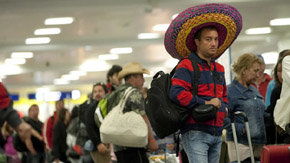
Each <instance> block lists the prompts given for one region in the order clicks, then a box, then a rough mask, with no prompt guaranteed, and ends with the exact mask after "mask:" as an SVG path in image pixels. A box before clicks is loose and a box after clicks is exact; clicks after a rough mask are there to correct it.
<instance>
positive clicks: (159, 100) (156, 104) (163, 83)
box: [145, 58, 200, 139]
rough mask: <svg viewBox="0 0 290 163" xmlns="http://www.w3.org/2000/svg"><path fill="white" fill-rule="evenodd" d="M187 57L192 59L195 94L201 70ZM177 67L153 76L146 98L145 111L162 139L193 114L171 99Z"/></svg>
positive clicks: (177, 128)
mask: <svg viewBox="0 0 290 163" xmlns="http://www.w3.org/2000/svg"><path fill="white" fill-rule="evenodd" d="M187 59H189V60H190V61H191V63H192V66H193V69H194V82H193V83H192V86H193V95H196V94H197V88H198V79H199V76H200V71H199V68H198V66H197V63H196V62H195V61H194V60H193V59H190V58H187ZM181 61H182V60H180V61H179V62H178V64H179V63H180V62H181ZM178 64H177V65H178ZM175 69H176V66H175V68H174V69H173V70H172V71H171V72H170V74H168V73H164V72H163V71H159V72H157V73H156V74H155V75H154V76H153V80H152V82H151V88H150V89H149V90H148V92H147V98H146V100H145V111H146V114H147V116H148V119H149V121H150V124H151V126H152V128H153V130H154V132H155V133H156V135H157V136H158V137H159V138H161V139H162V138H164V137H166V136H168V135H170V134H173V133H175V132H176V131H178V130H179V129H180V127H181V125H182V124H183V123H184V122H185V121H186V120H187V119H188V118H189V116H190V115H191V110H189V109H188V108H185V107H182V106H180V105H178V104H176V103H174V102H172V101H171V100H170V99H169V91H170V87H171V78H172V76H173V75H174V72H175Z"/></svg>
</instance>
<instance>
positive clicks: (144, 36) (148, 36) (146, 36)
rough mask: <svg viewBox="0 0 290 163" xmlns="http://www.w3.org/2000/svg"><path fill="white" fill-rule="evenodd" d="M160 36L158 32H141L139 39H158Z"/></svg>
mask: <svg viewBox="0 0 290 163" xmlns="http://www.w3.org/2000/svg"><path fill="white" fill-rule="evenodd" d="M157 38H160V34H158V33H139V34H138V39H157Z"/></svg>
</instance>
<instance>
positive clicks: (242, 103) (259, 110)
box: [225, 53, 266, 162]
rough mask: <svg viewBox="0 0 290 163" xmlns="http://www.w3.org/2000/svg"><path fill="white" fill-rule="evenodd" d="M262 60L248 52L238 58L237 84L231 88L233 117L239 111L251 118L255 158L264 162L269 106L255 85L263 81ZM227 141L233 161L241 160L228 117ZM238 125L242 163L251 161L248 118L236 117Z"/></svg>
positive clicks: (230, 157) (229, 94) (231, 160)
mask: <svg viewBox="0 0 290 163" xmlns="http://www.w3.org/2000/svg"><path fill="white" fill-rule="evenodd" d="M261 64H262V61H261V60H260V59H259V58H258V57H257V56H256V55H255V54H251V53H246V54H243V55H241V56H239V58H238V59H237V61H236V62H235V63H234V64H233V66H232V70H233V72H234V73H235V78H234V80H233V82H232V83H231V84H230V85H229V86H228V100H229V105H228V107H229V117H231V116H233V114H234V113H235V112H236V111H241V112H244V113H245V114H246V116H247V117H248V120H249V121H248V122H249V126H250V133H251V134H250V135H251V140H252V144H253V152H254V156H255V158H257V159H260V156H261V152H262V148H263V146H264V144H265V143H266V131H265V125H264V110H265V103H264V98H263V96H262V95H261V94H260V93H259V92H258V90H257V89H256V88H255V87H254V86H252V85H251V84H252V83H254V82H255V81H256V80H257V79H258V78H259V71H260V66H261ZM226 122H227V125H225V126H226V129H227V133H226V140H227V145H228V153H229V159H230V162H233V161H237V156H236V149H235V145H234V142H233V141H234V139H233V131H232V128H231V126H230V120H229V118H227V120H226ZM234 123H235V126H236V133H237V140H238V148H239V152H240V158H241V161H243V160H246V159H250V147H249V142H248V139H247V134H246V128H245V123H244V119H243V118H242V117H239V116H237V117H235V121H234Z"/></svg>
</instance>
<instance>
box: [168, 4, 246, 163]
mask: <svg viewBox="0 0 290 163" xmlns="http://www.w3.org/2000/svg"><path fill="white" fill-rule="evenodd" d="M221 9H222V10H221ZM225 10H226V11H227V12H226V13H224V11H225ZM226 15H227V16H226ZM223 16H226V17H227V18H222V17H223ZM216 18H218V19H216ZM228 18H230V21H231V22H233V24H235V27H234V28H232V27H230V26H231V25H230V24H227V23H221V22H220V21H223V19H228ZM209 20H210V21H209ZM241 23H242V19H241V15H240V13H239V12H238V11H237V10H236V9H235V8H234V7H232V6H229V5H226V4H215V3H213V4H204V5H198V6H194V7H191V8H188V9H186V10H185V11H183V12H182V13H180V14H179V15H178V16H177V17H176V18H175V19H174V20H173V21H172V23H171V25H170V26H169V28H168V30H167V32H166V34H165V47H166V50H167V51H168V52H169V54H170V55H171V56H173V57H174V58H179V59H181V58H185V59H183V60H182V61H180V62H179V64H178V65H177V67H176V70H175V73H174V75H173V78H172V79H171V82H172V86H171V89H170V93H169V97H170V99H171V100H172V101H173V102H174V103H176V104H179V105H181V106H184V107H186V108H188V110H189V111H190V110H192V109H194V108H195V107H198V106H209V105H204V104H212V105H213V106H215V108H216V109H217V111H216V112H213V114H214V115H215V118H212V119H210V120H208V119H206V120H205V121H204V122H201V121H199V122H198V121H196V120H195V119H194V118H193V116H190V117H189V119H188V120H187V121H186V123H185V124H183V125H182V127H181V129H180V130H181V138H182V140H181V143H182V145H183V148H184V150H185V152H186V153H187V156H188V160H189V162H190V163H218V162H219V158H220V150H221V144H222V130H223V121H224V118H225V117H226V115H227V108H226V107H227V102H228V100H227V94H226V93H227V92H226V81H225V76H224V74H225V72H224V67H223V66H222V65H221V64H219V63H217V62H215V59H216V58H218V57H219V56H221V55H222V54H223V52H224V51H225V50H226V49H227V48H228V46H229V45H230V44H231V43H232V42H233V41H234V40H235V38H236V37H237V36H238V34H239V32H240V30H241V28H242V25H241ZM221 24H223V25H221ZM224 29H230V30H231V31H229V30H224ZM228 32H229V33H232V34H233V35H232V36H230V37H229V38H228V40H227V41H225V38H226V37H228V36H229V35H228V34H229V33H228ZM175 36H176V37H175ZM228 41H229V42H228ZM226 42H227V43H226ZM228 43H229V44H228ZM187 58H189V59H193V60H195V62H196V63H197V65H198V68H199V71H200V78H199V80H198V83H197V85H198V87H197V95H195V94H193V90H194V89H195V88H196V87H194V85H195V83H194V72H195V69H194V67H193V65H192V63H191V61H190V60H189V59H187ZM212 105H210V106H212ZM193 114H194V113H192V114H191V115H193ZM195 115H197V114H195Z"/></svg>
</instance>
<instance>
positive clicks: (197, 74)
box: [170, 57, 200, 95]
mask: <svg viewBox="0 0 290 163" xmlns="http://www.w3.org/2000/svg"><path fill="white" fill-rule="evenodd" d="M184 59H189V60H190V61H191V64H192V67H193V70H194V77H193V82H192V83H191V85H192V87H193V92H192V95H197V91H198V79H199V77H200V70H199V67H198V65H197V63H196V61H195V60H194V59H192V58H189V57H188V58H183V59H181V60H180V61H179V62H178V63H177V65H176V66H175V67H174V68H173V69H172V71H171V72H170V77H172V76H173V75H174V73H175V70H176V67H177V66H178V65H179V63H180V62H181V61H182V60H184Z"/></svg>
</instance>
